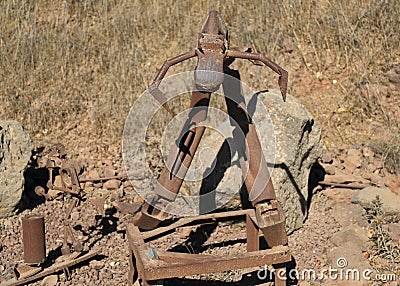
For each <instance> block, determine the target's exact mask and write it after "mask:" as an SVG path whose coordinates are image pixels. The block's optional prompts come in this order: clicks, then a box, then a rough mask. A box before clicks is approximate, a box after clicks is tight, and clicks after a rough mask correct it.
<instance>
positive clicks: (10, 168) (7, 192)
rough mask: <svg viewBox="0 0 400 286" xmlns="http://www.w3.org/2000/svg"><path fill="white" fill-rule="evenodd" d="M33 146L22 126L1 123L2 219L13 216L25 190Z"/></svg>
mask: <svg viewBox="0 0 400 286" xmlns="http://www.w3.org/2000/svg"><path fill="white" fill-rule="evenodd" d="M32 149H33V144H32V141H31V139H30V138H29V135H28V134H27V133H26V132H25V131H24V129H23V127H22V125H21V124H19V123H18V122H16V121H0V174H1V176H0V218H4V217H8V216H11V215H12V214H13V210H14V208H15V206H16V205H17V204H18V202H19V200H20V199H21V195H22V191H23V189H24V171H25V169H26V167H27V164H28V162H29V159H30V157H31V153H32Z"/></svg>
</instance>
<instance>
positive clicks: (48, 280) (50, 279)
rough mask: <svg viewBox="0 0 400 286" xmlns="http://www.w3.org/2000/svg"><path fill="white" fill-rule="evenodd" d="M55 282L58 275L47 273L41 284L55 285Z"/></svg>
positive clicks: (46, 285)
mask: <svg viewBox="0 0 400 286" xmlns="http://www.w3.org/2000/svg"><path fill="white" fill-rule="evenodd" d="M57 282H58V275H49V276H46V277H45V278H43V280H42V283H41V285H45V286H53V285H57Z"/></svg>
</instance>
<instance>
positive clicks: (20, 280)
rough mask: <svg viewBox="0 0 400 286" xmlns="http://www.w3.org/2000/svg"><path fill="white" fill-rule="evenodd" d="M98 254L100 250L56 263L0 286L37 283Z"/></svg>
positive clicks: (2, 283)
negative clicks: (38, 280)
mask: <svg viewBox="0 0 400 286" xmlns="http://www.w3.org/2000/svg"><path fill="white" fill-rule="evenodd" d="M98 254H100V249H96V250H92V251H90V252H88V253H85V254H83V255H81V256H79V257H78V258H75V259H68V260H65V261H63V262H60V263H55V264H53V265H51V266H50V267H47V268H40V267H38V268H39V272H38V273H36V274H34V275H24V276H20V277H19V278H18V279H17V278H13V279H10V280H8V281H4V282H1V283H0V286H17V285H23V284H27V283H28V282H31V281H35V280H37V279H39V278H42V277H45V276H48V275H50V274H53V273H56V272H59V271H62V270H64V269H68V267H71V266H74V265H76V264H79V263H81V262H83V261H86V260H88V259H90V258H93V257H94V256H96V255H98ZM25 273H26V272H25Z"/></svg>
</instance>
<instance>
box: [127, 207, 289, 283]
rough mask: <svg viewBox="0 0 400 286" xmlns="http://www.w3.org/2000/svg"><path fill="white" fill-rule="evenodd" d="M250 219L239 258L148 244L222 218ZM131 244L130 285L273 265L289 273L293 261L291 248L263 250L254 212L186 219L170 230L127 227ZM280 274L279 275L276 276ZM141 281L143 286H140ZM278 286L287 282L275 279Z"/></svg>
mask: <svg viewBox="0 0 400 286" xmlns="http://www.w3.org/2000/svg"><path fill="white" fill-rule="evenodd" d="M243 216H245V217H246V228H247V252H246V253H242V254H235V255H222V256H214V255H206V254H187V253H178V252H168V251H163V250H158V249H154V248H152V247H150V246H149V245H148V244H147V242H150V241H152V240H155V239H158V238H161V237H163V235H165V234H166V233H169V232H171V231H174V230H176V229H177V228H178V227H183V226H185V225H188V224H190V225H192V224H193V223H194V224H196V223H197V224H203V223H204V222H206V221H210V220H211V221H217V220H219V219H222V218H234V217H243ZM127 237H128V242H129V260H130V261H129V264H130V270H129V273H128V277H129V284H130V285H139V283H140V282H141V285H143V286H147V285H156V283H157V280H161V279H166V278H173V277H181V276H189V275H196V274H206V273H213V272H222V271H227V270H234V269H243V268H250V267H259V266H265V265H272V266H273V267H274V269H275V270H276V271H285V270H286V267H287V263H289V262H290V261H291V260H292V257H291V253H290V251H289V247H288V246H284V245H279V246H275V247H273V248H270V249H264V250H259V237H260V228H259V227H258V224H257V219H256V216H255V211H254V210H253V209H247V210H239V211H229V212H222V213H213V214H205V215H200V216H196V217H187V218H182V219H180V220H178V221H176V222H175V223H172V224H171V225H169V226H165V227H159V228H157V229H154V230H151V231H147V232H141V231H140V229H139V228H138V227H137V226H135V225H134V224H129V225H128V226H127ZM276 273H278V272H276ZM279 273H282V272H279ZM139 281H140V282H139ZM275 285H277V286H283V285H286V280H284V279H282V277H281V276H280V275H275Z"/></svg>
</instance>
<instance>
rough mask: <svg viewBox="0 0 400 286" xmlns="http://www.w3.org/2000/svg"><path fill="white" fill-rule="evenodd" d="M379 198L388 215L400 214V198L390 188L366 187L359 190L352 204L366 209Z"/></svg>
mask: <svg viewBox="0 0 400 286" xmlns="http://www.w3.org/2000/svg"><path fill="white" fill-rule="evenodd" d="M377 197H379V199H380V201H381V203H382V209H383V210H384V211H385V212H386V213H388V214H391V213H393V214H398V213H399V212H400V196H399V195H396V194H395V193H393V192H392V191H391V190H390V189H389V188H386V187H385V188H378V187H366V188H364V189H362V190H359V191H358V192H357V193H355V194H354V196H353V197H352V198H351V202H352V203H355V204H360V205H361V206H363V207H364V208H367V207H369V206H370V205H371V204H372V202H373V201H374V200H376V198H377Z"/></svg>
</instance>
